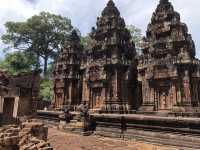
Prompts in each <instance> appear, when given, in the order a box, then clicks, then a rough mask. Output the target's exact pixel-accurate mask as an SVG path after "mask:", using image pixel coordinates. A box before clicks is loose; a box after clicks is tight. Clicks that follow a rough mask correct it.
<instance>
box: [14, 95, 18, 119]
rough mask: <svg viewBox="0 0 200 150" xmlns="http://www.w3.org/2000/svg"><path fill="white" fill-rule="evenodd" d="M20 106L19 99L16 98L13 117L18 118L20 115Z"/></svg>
mask: <svg viewBox="0 0 200 150" xmlns="http://www.w3.org/2000/svg"><path fill="white" fill-rule="evenodd" d="M18 105H19V97H15V103H14V110H13V117H14V118H16V117H17V115H18Z"/></svg>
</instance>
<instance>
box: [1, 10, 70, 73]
mask: <svg viewBox="0 0 200 150" xmlns="http://www.w3.org/2000/svg"><path fill="white" fill-rule="evenodd" d="M5 27H6V29H7V32H6V33H5V34H4V35H3V36H2V41H3V42H4V43H5V44H8V45H9V46H11V47H12V48H15V49H19V50H23V51H26V52H27V53H28V52H29V53H31V54H34V55H36V57H37V64H38V65H37V67H40V66H41V64H40V62H39V60H40V58H42V59H43V61H44V62H43V65H44V68H43V71H44V74H46V73H47V66H48V61H49V59H51V58H54V57H55V56H56V54H57V52H58V51H59V50H60V48H61V47H62V45H63V44H64V42H65V40H67V38H68V37H69V33H70V32H71V30H72V25H71V21H70V19H68V18H66V17H62V16H60V15H54V14H50V13H48V12H41V13H40V14H39V15H35V16H32V17H31V18H29V19H28V20H27V21H25V22H7V23H6V24H5Z"/></svg>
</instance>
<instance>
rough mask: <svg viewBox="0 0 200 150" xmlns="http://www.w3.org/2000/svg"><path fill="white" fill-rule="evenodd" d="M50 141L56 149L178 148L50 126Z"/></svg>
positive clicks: (143, 149) (158, 149)
mask: <svg viewBox="0 0 200 150" xmlns="http://www.w3.org/2000/svg"><path fill="white" fill-rule="evenodd" d="M49 141H50V143H51V146H53V148H54V149H55V150H178V149H176V148H172V147H166V146H157V145H153V144H148V143H143V142H138V141H133V140H132V141H123V140H118V139H112V138H104V137H96V136H88V137H83V136H81V135H76V134H72V133H65V132H61V131H58V130H57V129H55V128H49Z"/></svg>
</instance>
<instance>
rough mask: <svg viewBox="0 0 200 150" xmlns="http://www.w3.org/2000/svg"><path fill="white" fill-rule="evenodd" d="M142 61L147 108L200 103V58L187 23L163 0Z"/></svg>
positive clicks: (188, 106) (184, 107)
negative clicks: (196, 53) (196, 52)
mask: <svg viewBox="0 0 200 150" xmlns="http://www.w3.org/2000/svg"><path fill="white" fill-rule="evenodd" d="M144 41H145V44H144V50H143V53H144V54H143V55H142V56H141V58H140V60H139V65H138V71H139V80H140V81H141V82H142V94H143V105H142V107H141V108H140V109H141V110H143V111H164V110H165V111H176V112H177V111H180V112H185V111H187V112H188V111H195V110H196V108H197V107H198V106H199V104H200V70H199V69H200V61H199V60H198V59H196V58H195V46H194V43H193V40H192V37H191V35H190V34H188V29H187V26H186V24H184V23H182V22H181V21H180V15H179V13H177V12H176V11H174V8H173V6H172V4H171V3H170V2H169V1H168V0H160V3H159V5H158V6H157V9H156V10H155V12H154V13H153V16H152V19H151V23H150V24H149V25H148V29H147V32H146V38H145V39H144Z"/></svg>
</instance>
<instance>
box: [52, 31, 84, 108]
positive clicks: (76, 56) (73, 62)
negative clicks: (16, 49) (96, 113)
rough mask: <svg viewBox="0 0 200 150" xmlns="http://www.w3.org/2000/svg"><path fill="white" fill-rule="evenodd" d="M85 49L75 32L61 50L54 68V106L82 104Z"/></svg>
mask: <svg viewBox="0 0 200 150" xmlns="http://www.w3.org/2000/svg"><path fill="white" fill-rule="evenodd" d="M82 51H83V47H82V46H81V44H80V38H79V36H78V35H77V33H76V31H75V30H73V31H72V33H71V36H70V39H69V41H67V42H66V43H65V47H64V48H63V49H62V50H61V52H60V54H59V56H58V58H57V60H56V63H55V67H54V72H53V80H54V103H55V104H54V106H55V107H56V108H63V107H64V106H71V107H72V108H74V107H75V106H77V105H79V104H80V103H81V76H80V65H81V57H82V53H83V52H82Z"/></svg>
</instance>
